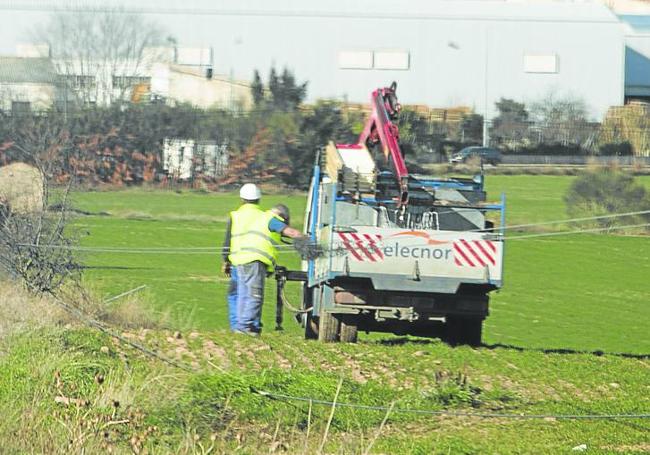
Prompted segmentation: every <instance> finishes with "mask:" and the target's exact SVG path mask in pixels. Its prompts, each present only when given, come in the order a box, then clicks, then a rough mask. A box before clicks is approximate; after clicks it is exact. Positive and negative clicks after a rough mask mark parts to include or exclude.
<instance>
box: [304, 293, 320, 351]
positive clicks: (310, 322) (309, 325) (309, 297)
mask: <svg viewBox="0 0 650 455" xmlns="http://www.w3.org/2000/svg"><path fill="white" fill-rule="evenodd" d="M314 292H315V289H314V288H310V287H309V286H307V283H305V284H303V286H302V309H303V310H306V309H307V308H309V307H311V306H312V305H313V304H314ZM301 317H302V321H301V322H302V326H303V327H304V328H305V339H306V340H317V339H318V324H317V323H316V321H315V320H314V317H313V314H312V312H311V311H307V312H306V313H303V314H302V315H301Z"/></svg>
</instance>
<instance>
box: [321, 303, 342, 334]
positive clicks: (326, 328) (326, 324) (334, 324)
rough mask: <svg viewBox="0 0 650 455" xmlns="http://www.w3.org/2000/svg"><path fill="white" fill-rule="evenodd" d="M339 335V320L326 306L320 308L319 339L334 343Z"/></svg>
mask: <svg viewBox="0 0 650 455" xmlns="http://www.w3.org/2000/svg"><path fill="white" fill-rule="evenodd" d="M338 337H339V320H338V319H336V318H335V317H334V315H333V314H332V313H328V312H327V311H325V309H324V308H321V309H320V317H319V318H318V341H322V342H325V343H333V342H335V341H338Z"/></svg>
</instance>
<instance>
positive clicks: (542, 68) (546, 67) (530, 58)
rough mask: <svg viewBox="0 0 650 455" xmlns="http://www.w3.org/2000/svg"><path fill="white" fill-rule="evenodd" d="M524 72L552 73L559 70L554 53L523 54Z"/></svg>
mask: <svg viewBox="0 0 650 455" xmlns="http://www.w3.org/2000/svg"><path fill="white" fill-rule="evenodd" d="M524 72H525V73H541V74H554V73H557V72H559V65H558V58H557V55H556V54H525V55H524Z"/></svg>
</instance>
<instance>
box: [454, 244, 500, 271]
mask: <svg viewBox="0 0 650 455" xmlns="http://www.w3.org/2000/svg"><path fill="white" fill-rule="evenodd" d="M496 257H497V247H496V245H495V244H494V242H492V241H490V240H465V239H460V240H457V241H455V242H454V261H455V262H456V265H459V266H461V267H486V266H490V265H496Z"/></svg>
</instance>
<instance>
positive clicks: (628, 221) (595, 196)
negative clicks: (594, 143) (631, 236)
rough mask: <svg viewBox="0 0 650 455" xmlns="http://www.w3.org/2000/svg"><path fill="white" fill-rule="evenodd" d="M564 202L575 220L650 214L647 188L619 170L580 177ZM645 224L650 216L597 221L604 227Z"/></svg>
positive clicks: (572, 184)
mask: <svg viewBox="0 0 650 455" xmlns="http://www.w3.org/2000/svg"><path fill="white" fill-rule="evenodd" d="M564 202H565V203H566V205H567V212H568V213H569V216H571V217H590V216H600V215H608V214H615V213H629V212H640V211H646V210H647V211H650V193H648V191H647V189H646V188H645V187H644V186H643V185H642V184H641V183H638V182H636V181H635V180H634V178H633V177H632V176H631V175H629V174H626V173H623V172H621V171H619V170H617V169H616V168H600V169H596V170H593V171H589V172H586V173H584V174H582V175H580V176H578V177H577V178H576V179H575V180H574V181H573V182H572V183H571V186H570V187H569V189H568V190H567V193H566V194H565V196H564ZM643 223H650V214H648V213H646V214H643V215H639V216H629V217H624V218H619V217H616V218H603V219H599V220H595V221H594V224H595V225H597V226H601V227H611V226H615V225H617V224H622V225H632V224H643Z"/></svg>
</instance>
